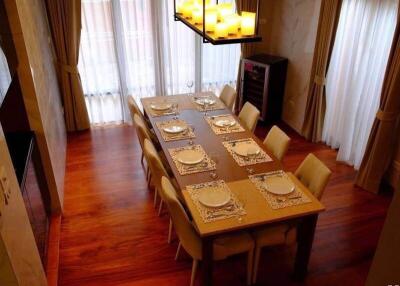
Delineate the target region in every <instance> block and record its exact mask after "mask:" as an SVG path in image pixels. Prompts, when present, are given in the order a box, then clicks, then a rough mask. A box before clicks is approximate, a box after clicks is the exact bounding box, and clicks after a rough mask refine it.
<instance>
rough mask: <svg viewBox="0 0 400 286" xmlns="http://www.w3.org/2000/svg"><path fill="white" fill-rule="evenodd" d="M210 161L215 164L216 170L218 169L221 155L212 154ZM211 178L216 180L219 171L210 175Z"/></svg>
mask: <svg viewBox="0 0 400 286" xmlns="http://www.w3.org/2000/svg"><path fill="white" fill-rule="evenodd" d="M209 156H210V159H211V160H212V161H213V162H214V163H215V169H217V168H218V162H219V155H218V153H215V152H212V153H210V155H209ZM210 177H211V178H212V179H213V180H215V179H216V178H218V174H217V170H214V171H212V172H211V173H210Z"/></svg>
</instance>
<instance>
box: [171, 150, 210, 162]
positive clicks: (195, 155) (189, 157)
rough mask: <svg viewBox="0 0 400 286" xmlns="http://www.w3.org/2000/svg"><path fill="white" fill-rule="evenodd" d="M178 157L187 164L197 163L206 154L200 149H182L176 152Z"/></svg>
mask: <svg viewBox="0 0 400 286" xmlns="http://www.w3.org/2000/svg"><path fill="white" fill-rule="evenodd" d="M176 159H177V160H178V162H180V163H182V164H185V165H196V164H199V163H201V162H202V161H203V160H204V154H203V153H202V152H200V151H198V150H192V149H189V150H182V151H180V152H178V153H177V154H176Z"/></svg>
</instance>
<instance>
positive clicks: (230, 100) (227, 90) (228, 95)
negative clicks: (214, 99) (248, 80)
mask: <svg viewBox="0 0 400 286" xmlns="http://www.w3.org/2000/svg"><path fill="white" fill-rule="evenodd" d="M236 96H237V93H236V90H235V89H234V88H232V87H231V86H230V85H228V84H226V85H225V86H224V88H223V89H222V91H221V94H220V96H219V99H220V100H221V101H222V102H223V103H224V104H225V105H226V107H228V108H229V110H232V109H233V104H234V103H235V100H236Z"/></svg>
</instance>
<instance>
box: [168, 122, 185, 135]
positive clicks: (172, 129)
mask: <svg viewBox="0 0 400 286" xmlns="http://www.w3.org/2000/svg"><path fill="white" fill-rule="evenodd" d="M186 129H187V126H186V125H185V124H177V123H174V124H171V125H167V126H164V127H163V130H164V131H165V132H167V133H170V134H178V133H181V132H183V131H185V130H186Z"/></svg>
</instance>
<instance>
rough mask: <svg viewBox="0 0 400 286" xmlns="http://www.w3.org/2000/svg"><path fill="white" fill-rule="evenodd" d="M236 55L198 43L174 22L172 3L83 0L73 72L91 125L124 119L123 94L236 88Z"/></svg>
mask: <svg viewBox="0 0 400 286" xmlns="http://www.w3.org/2000/svg"><path fill="white" fill-rule="evenodd" d="M227 1H228V2H234V0H225V2H227ZM239 57H240V46H239V45H225V46H220V47H219V46H212V45H211V44H202V41H201V39H200V38H199V37H198V36H197V35H196V34H195V33H194V32H193V31H191V30H190V29H189V28H188V27H186V26H185V25H183V24H182V23H180V22H176V21H174V18H173V1H164V0H82V35H81V51H80V60H79V66H78V68H79V71H80V73H81V78H82V84H83V90H84V93H85V98H86V103H87V107H88V110H89V116H90V120H91V122H92V123H93V124H98V123H109V122H124V121H129V112H128V111H127V108H126V100H125V99H126V96H130V95H132V96H134V97H135V99H136V100H137V102H138V103H139V104H140V98H142V97H149V96H156V95H172V94H179V93H187V92H194V91H195V90H196V91H200V90H212V91H216V92H218V91H219V90H220V89H222V87H223V85H225V84H231V85H233V86H235V84H236V76H237V70H238V65H239Z"/></svg>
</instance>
